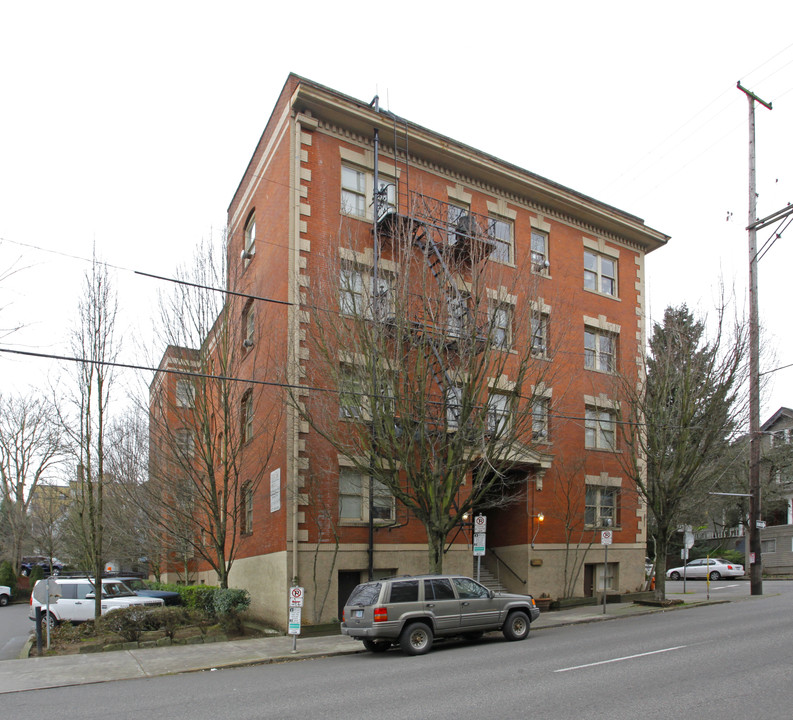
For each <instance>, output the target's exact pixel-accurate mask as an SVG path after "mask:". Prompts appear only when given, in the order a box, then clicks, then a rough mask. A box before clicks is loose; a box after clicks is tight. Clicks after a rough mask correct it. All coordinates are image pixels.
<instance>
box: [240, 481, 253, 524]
mask: <svg viewBox="0 0 793 720" xmlns="http://www.w3.org/2000/svg"><path fill="white" fill-rule="evenodd" d="M252 533H253V483H251V482H250V481H248V482H246V483H245V484H244V485H243V486H242V534H243V535H251V534H252Z"/></svg>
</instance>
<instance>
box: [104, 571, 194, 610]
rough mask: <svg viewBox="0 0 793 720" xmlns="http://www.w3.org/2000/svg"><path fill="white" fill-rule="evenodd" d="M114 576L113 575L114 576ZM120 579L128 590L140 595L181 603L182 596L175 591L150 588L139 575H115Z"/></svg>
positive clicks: (167, 603) (166, 602)
mask: <svg viewBox="0 0 793 720" xmlns="http://www.w3.org/2000/svg"><path fill="white" fill-rule="evenodd" d="M114 577H115V576H114ZM115 579H116V580H121V582H123V583H124V585H126V586H127V587H128V588H129V589H130V590H132V591H134V592H135V594H136V595H140V596H141V597H153V598H160V599H161V600H162V601H163V602H164V603H165V604H166V605H181V603H182V598H181V596H180V595H179V593H177V592H171V591H170V590H150V589H149V586H148V585H147V584H146V581H145V580H141V578H139V577H120V576H119V577H116V578H115Z"/></svg>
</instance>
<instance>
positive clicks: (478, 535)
mask: <svg viewBox="0 0 793 720" xmlns="http://www.w3.org/2000/svg"><path fill="white" fill-rule="evenodd" d="M473 547H474V557H475V558H476V581H477V582H479V576H480V574H481V570H482V556H483V555H484V554H485V548H486V547H487V516H486V515H482V514H481V513H480V514H479V515H477V516H476V517H475V518H474V546H473Z"/></svg>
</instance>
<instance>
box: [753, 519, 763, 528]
mask: <svg viewBox="0 0 793 720" xmlns="http://www.w3.org/2000/svg"><path fill="white" fill-rule="evenodd" d="M754 526H755V527H756V528H757V529H758V530H763V529H764V528H765V520H756V521H755V523H754Z"/></svg>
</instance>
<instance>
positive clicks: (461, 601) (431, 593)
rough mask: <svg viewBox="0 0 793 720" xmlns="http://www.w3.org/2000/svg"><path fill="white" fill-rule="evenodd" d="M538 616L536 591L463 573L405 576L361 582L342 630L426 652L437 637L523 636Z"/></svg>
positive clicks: (377, 645) (381, 644)
mask: <svg viewBox="0 0 793 720" xmlns="http://www.w3.org/2000/svg"><path fill="white" fill-rule="evenodd" d="M539 615H540V611H539V609H538V608H537V607H536V606H535V604H534V598H533V597H532V596H531V595H513V594H511V593H496V592H493V591H492V590H488V589H487V588H486V587H484V586H483V585H480V584H479V583H478V582H476V581H475V580H471V578H467V577H462V576H459V575H421V576H418V577H412V576H402V577H394V578H385V579H383V580H372V581H370V582H366V583H363V584H361V585H358V586H357V587H356V588H355V590H353V591H352V594H351V595H350V597H349V598H348V600H347V603H346V604H345V606H344V615H343V617H342V623H341V632H342V635H349V636H350V637H353V638H356V639H358V640H361V641H362V642H363V644H364V647H366V649H367V650H371V651H372V652H385V651H386V650H388V648H390V647H391V645H393V644H395V643H399V646H400V648H401V649H402V652H404V653H407V654H408V655H423V654H424V653H426V652H429V650H430V648H431V647H432V641H433V638H435V637H449V636H453V635H461V636H463V637H464V638H467V639H470V640H475V639H478V638H479V637H481V636H482V634H483V633H485V632H487V631H489V630H501V632H503V633H504V637H506V638H507V640H524V639H525V638H526V637H528V635H529V626H530V624H531V623H532V622H533V621H534V620H536V619H537V618H538V617H539Z"/></svg>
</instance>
